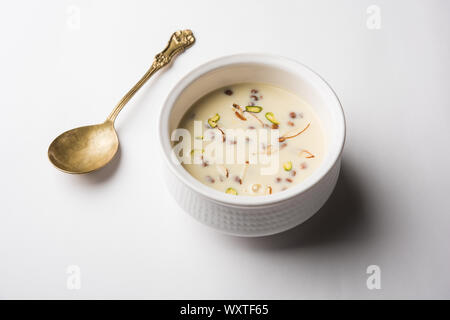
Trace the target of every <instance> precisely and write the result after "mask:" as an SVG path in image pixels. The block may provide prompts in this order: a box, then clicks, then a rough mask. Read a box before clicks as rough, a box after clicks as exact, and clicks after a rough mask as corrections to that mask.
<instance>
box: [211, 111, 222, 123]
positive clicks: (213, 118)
mask: <svg viewBox="0 0 450 320" xmlns="http://www.w3.org/2000/svg"><path fill="white" fill-rule="evenodd" d="M210 119H211V121H214V122H217V121H219V120H220V116H219V114H218V113H216V115H215V116H214V117H212V118H210Z"/></svg>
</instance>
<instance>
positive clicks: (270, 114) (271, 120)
mask: <svg viewBox="0 0 450 320" xmlns="http://www.w3.org/2000/svg"><path fill="white" fill-rule="evenodd" d="M266 119H267V120H269V121H270V122H272V123H273V124H280V123H279V122H278V121H277V119H275V116H274V115H273V113H272V112H267V113H266Z"/></svg>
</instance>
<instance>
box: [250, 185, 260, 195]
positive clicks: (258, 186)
mask: <svg viewBox="0 0 450 320" xmlns="http://www.w3.org/2000/svg"><path fill="white" fill-rule="evenodd" d="M260 188H261V185H260V184H259V183H254V184H252V187H251V189H252V191H253V192H255V193H256V192H258V191H259V189H260Z"/></svg>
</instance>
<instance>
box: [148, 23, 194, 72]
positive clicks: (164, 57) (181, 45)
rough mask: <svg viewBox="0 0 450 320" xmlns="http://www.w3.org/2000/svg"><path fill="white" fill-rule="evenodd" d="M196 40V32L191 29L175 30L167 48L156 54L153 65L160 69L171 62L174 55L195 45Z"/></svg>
mask: <svg viewBox="0 0 450 320" xmlns="http://www.w3.org/2000/svg"><path fill="white" fill-rule="evenodd" d="M194 42H195V38H194V34H193V33H192V31H191V30H182V31H177V32H175V33H174V34H173V35H172V37H170V40H169V43H168V44H167V46H166V48H165V49H164V50H163V51H162V52H161V53H158V54H157V55H156V56H155V61H154V62H153V67H154V68H155V69H159V68H162V67H164V66H165V65H167V64H169V63H170V61H171V60H172V58H173V56H175V55H176V54H178V53H180V52H183V51H184V50H185V49H186V48H188V47H190V46H191V45H193V44H194Z"/></svg>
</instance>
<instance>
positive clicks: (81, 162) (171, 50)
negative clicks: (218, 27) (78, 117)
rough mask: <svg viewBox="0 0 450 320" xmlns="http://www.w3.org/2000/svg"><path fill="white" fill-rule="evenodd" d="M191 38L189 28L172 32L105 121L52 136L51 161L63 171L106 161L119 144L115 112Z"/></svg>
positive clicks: (78, 170) (89, 167)
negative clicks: (54, 137)
mask: <svg viewBox="0 0 450 320" xmlns="http://www.w3.org/2000/svg"><path fill="white" fill-rule="evenodd" d="M194 42H195V38H194V35H193V34H192V31H191V30H183V31H177V32H175V33H174V34H173V35H172V37H171V38H170V40H169V43H168V44H167V47H166V48H165V49H164V50H163V51H162V52H161V53H159V54H157V55H156V56H155V60H154V61H153V64H152V65H151V67H150V69H149V70H148V71H147V72H146V73H145V75H144V76H143V77H142V78H141V80H139V81H138V82H137V83H136V84H135V85H134V87H133V88H131V90H130V91H128V93H127V94H126V95H125V96H124V97H123V98H122V100H120V101H119V103H118V104H117V105H116V107H115V108H114V110H113V111H112V112H111V114H110V115H109V117H108V118H107V119H106V121H105V122H103V123H101V124H97V125H92V126H86V127H79V128H75V129H72V130H69V131H66V132H64V133H63V134H61V135H60V136H58V137H57V138H56V139H55V140H53V142H52V143H51V144H50V147H49V148H48V158H49V159H50V161H51V163H53V165H55V167H57V168H58V169H60V170H62V171H64V172H67V173H87V172H91V171H94V170H97V169H100V168H101V167H103V166H105V165H106V164H107V163H108V162H110V161H111V159H112V158H113V157H114V155H115V154H116V152H117V149H118V148H119V139H118V137H117V133H116V130H115V129H114V121H115V120H116V117H117V115H118V114H119V112H120V111H121V110H122V108H123V107H124V106H125V105H126V104H127V102H128V101H130V99H131V98H132V97H133V96H134V94H135V93H136V92H137V91H138V90H139V89H140V88H141V87H142V86H143V85H144V83H145V82H146V81H147V80H148V79H149V78H150V77H151V76H152V75H153V74H154V73H155V72H156V71H158V70H159V69H161V68H162V67H164V66H166V65H167V64H169V63H170V62H171V60H172V58H174V57H175V56H176V55H177V54H178V53H180V52H183V51H184V50H185V49H186V48H188V47H190V46H191V45H192V44H194Z"/></svg>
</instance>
